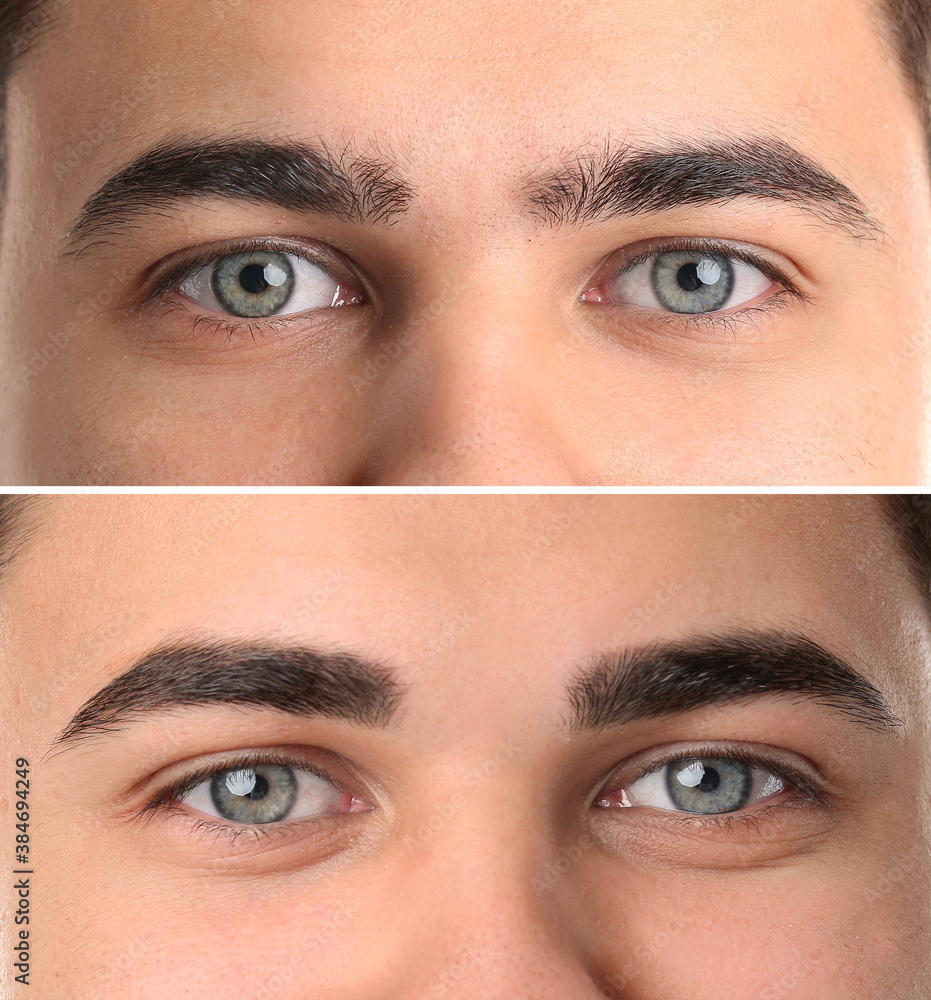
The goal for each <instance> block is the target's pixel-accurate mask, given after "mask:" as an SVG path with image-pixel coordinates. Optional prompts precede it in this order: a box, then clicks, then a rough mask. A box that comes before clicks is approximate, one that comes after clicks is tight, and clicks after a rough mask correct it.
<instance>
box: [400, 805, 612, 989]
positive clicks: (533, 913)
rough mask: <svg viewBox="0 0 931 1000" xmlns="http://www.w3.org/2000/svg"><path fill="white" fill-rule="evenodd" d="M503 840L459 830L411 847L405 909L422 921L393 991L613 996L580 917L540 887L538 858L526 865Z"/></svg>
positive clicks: (520, 850)
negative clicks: (404, 975) (602, 981)
mask: <svg viewBox="0 0 931 1000" xmlns="http://www.w3.org/2000/svg"><path fill="white" fill-rule="evenodd" d="M451 827H452V824H451ZM507 839H508V838H500V837H497V836H490V835H489V834H488V832H487V830H480V829H478V828H477V827H476V828H473V829H471V830H470V829H468V824H464V825H463V826H462V827H461V828H460V829H458V830H456V831H453V830H450V831H449V833H448V835H444V833H441V834H439V835H438V836H437V838H436V841H435V842H434V843H432V844H430V845H428V846H426V847H425V849H420V850H417V851H416V853H417V858H416V861H414V860H413V859H412V866H411V869H409V870H408V872H407V877H406V878H405V880H404V887H403V894H404V899H405V909H406V911H407V912H408V913H418V914H421V915H422V917H421V920H422V923H421V924H419V925H418V926H411V927H410V928H406V929H405V931H406V934H407V936H409V938H410V940H409V941H408V942H407V943H406V945H404V946H403V947H404V948H405V950H406V951H407V952H408V953H409V954H411V955H416V956H417V960H416V963H415V964H414V965H413V966H409V970H410V971H413V969H414V968H415V969H416V975H409V977H408V979H407V981H406V982H405V983H404V985H403V986H402V987H401V988H400V989H399V990H398V991H397V992H396V993H394V992H393V993H392V996H393V997H395V998H396V1000H423V998H426V997H440V996H442V997H445V998H446V1000H467V998H468V1000H605V997H606V996H614V997H617V996H618V994H617V993H616V992H610V991H609V992H607V993H606V992H605V991H604V990H602V989H601V988H599V986H598V985H597V982H596V980H597V979H598V978H599V975H598V972H597V971H596V968H595V966H596V960H595V959H594V958H593V957H591V956H589V955H588V951H589V949H590V947H591V943H590V942H589V941H587V940H586V937H587V935H586V933H585V931H584V928H583V925H584V921H581V922H580V921H575V920H573V914H572V913H571V912H567V910H569V909H571V906H567V904H566V902H565V900H566V898H567V896H566V894H564V893H559V892H556V893H548V892H546V891H542V890H541V889H540V886H541V885H544V882H543V880H542V879H541V878H539V877H535V876H539V875H540V874H541V872H542V871H543V870H544V868H545V865H544V863H543V860H542V858H540V859H537V861H535V862H533V861H529V859H528V855H527V852H526V851H525V848H524V846H523V845H520V846H516V845H515V844H514V843H513V838H512V843H511V845H510V846H508V845H507V844H506V843H505V841H506V840H507ZM415 866H416V867H415ZM538 869H539V870H538ZM438 886H442V887H443V890H442V892H441V893H440V894H439V895H438V894H437V887H438Z"/></svg>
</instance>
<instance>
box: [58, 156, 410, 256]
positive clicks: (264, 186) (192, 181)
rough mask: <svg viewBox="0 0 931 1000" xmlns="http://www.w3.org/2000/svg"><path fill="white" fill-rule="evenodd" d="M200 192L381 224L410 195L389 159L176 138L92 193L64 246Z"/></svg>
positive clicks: (78, 244)
mask: <svg viewBox="0 0 931 1000" xmlns="http://www.w3.org/2000/svg"><path fill="white" fill-rule="evenodd" d="M200 197H218V198H232V199H236V200H238V201H243V202H252V203H265V204H271V205H276V206H279V207H281V208H284V209H288V210H289V211H296V212H320V213H323V214H325V215H331V216H335V217H337V218H340V219H345V220H349V221H355V222H374V223H378V222H388V221H390V220H391V219H392V218H394V216H396V215H398V214H399V213H401V212H404V211H405V210H406V209H407V206H408V204H409V203H410V201H411V198H412V197H413V195H412V191H411V189H410V187H409V186H408V185H407V184H406V183H405V182H404V181H403V180H401V179H400V178H399V177H398V176H397V173H396V170H395V166H394V164H393V163H392V162H390V161H389V160H387V159H379V158H374V157H366V156H360V155H356V154H352V153H350V152H349V151H348V150H347V151H344V152H342V153H339V154H337V153H335V152H333V151H331V150H330V149H328V148H327V146H326V145H325V144H323V143H318V144H316V145H311V144H307V143H302V142H296V141H286V142H281V141H275V142H271V141H265V140H262V139H257V138H256V139H250V138H234V137H214V138H206V139H197V140H174V141H168V142H164V143H160V144H159V145H157V146H155V147H153V148H152V149H150V150H148V151H146V152H144V153H143V154H141V155H140V156H139V157H137V158H136V159H134V160H133V161H132V162H130V163H129V164H128V165H127V166H125V167H123V168H122V169H121V170H120V171H119V172H118V173H116V174H115V175H114V176H113V177H110V178H109V179H108V180H107V181H105V182H104V184H103V185H102V186H101V187H100V188H99V189H98V190H97V191H95V192H94V193H93V194H92V195H91V196H90V198H89V199H88V200H87V201H86V202H85V203H84V206H83V207H82V209H81V211H80V212H79V213H78V216H77V218H76V220H75V221H74V223H73V224H72V226H71V228H70V230H69V233H68V243H67V247H66V250H67V251H68V252H75V251H77V252H82V251H84V250H86V249H88V244H91V245H92V244H93V243H94V242H95V241H96V240H99V239H103V238H105V237H106V236H107V235H108V234H109V233H110V232H111V231H113V230H115V229H118V228H120V227H122V226H125V225H127V224H128V223H130V222H132V220H133V219H134V218H135V217H138V216H140V215H143V214H149V213H152V212H153V211H157V210H158V209H160V208H165V207H167V206H170V205H173V204H175V203H177V202H179V201H184V200H189V199H192V198H200Z"/></svg>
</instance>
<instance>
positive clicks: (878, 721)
mask: <svg viewBox="0 0 931 1000" xmlns="http://www.w3.org/2000/svg"><path fill="white" fill-rule="evenodd" d="M567 693H568V697H569V702H570V705H571V708H572V716H571V726H572V728H574V729H576V730H591V731H595V730H601V729H607V728H610V727H613V726H619V725H623V724H626V723H631V722H637V721H640V720H643V719H655V718H659V717H662V716H667V715H673V714H681V713H684V712H691V711H694V710H695V709H699V708H707V707H710V706H716V705H725V704H730V703H733V702H736V701H741V700H744V699H748V698H755V697H759V696H761V695H773V694H776V695H798V696H800V697H803V698H807V699H811V700H813V701H814V702H816V703H818V704H820V705H823V706H825V707H827V708H829V709H833V710H835V711H837V712H839V713H841V714H843V715H845V716H846V717H848V718H849V719H852V720H853V721H855V722H857V723H861V724H863V725H865V726H867V727H869V728H871V729H875V730H883V731H889V730H894V729H897V728H899V727H901V726H902V725H903V723H902V722H901V720H900V719H897V718H896V717H895V715H893V713H892V711H891V710H890V709H889V707H888V705H887V704H886V701H885V699H884V698H883V696H882V694H881V693H880V691H879V690H878V689H877V688H876V687H874V686H873V684H871V683H870V682H869V681H868V680H867V679H866V678H865V677H863V676H862V675H861V674H860V673H858V672H857V671H856V670H854V669H853V667H852V666H850V665H849V664H847V663H845V662H844V661H843V660H841V659H840V658H839V657H838V656H836V655H835V654H834V653H831V652H829V651H828V650H827V649H825V648H824V647H823V646H821V645H820V644H819V643H817V642H815V641H814V640H813V639H810V638H808V637H806V636H802V635H796V634H792V633H787V632H786V633H784V632H754V631H742V632H737V633H734V634H731V635H725V636H711V637H699V638H696V639H694V640H683V641H680V642H673V643H657V644H652V645H647V646H642V647H639V648H636V649H630V650H624V651H622V652H620V653H617V654H610V655H606V656H602V657H599V658H598V659H596V660H595V661H594V662H593V663H591V664H589V665H588V666H586V667H585V668H584V669H582V670H581V671H580V672H579V674H578V675H577V676H576V677H575V679H574V680H573V681H572V683H571V684H570V686H569V688H568V692H567Z"/></svg>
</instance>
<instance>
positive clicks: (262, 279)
mask: <svg viewBox="0 0 931 1000" xmlns="http://www.w3.org/2000/svg"><path fill="white" fill-rule="evenodd" d="M210 286H211V288H212V289H213V294H214V295H215V296H216V297H217V301H218V302H219V303H220V305H221V306H223V308H224V309H226V310H228V311H229V312H231V313H232V314H233V315H234V316H271V315H272V314H273V313H276V312H278V310H279V309H281V307H282V306H283V305H284V304H285V303H286V302H287V301H288V299H289V298H291V293H292V291H293V290H294V269H293V268H292V267H291V262H290V261H289V260H288V255H287V254H283V253H272V252H271V251H268V250H252V251H250V252H249V253H233V254H230V255H229V256H227V257H224V258H223V259H222V260H220V261H219V262H218V263H217V265H216V266H215V267H214V269H213V273H212V274H211V275H210Z"/></svg>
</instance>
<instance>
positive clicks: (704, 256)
mask: <svg viewBox="0 0 931 1000" xmlns="http://www.w3.org/2000/svg"><path fill="white" fill-rule="evenodd" d="M774 287H776V284H775V282H774V280H773V279H772V278H770V277H769V276H768V275H767V274H765V273H764V272H763V271H762V270H760V268H758V267H756V266H754V265H753V264H749V263H746V262H744V261H741V260H738V259H736V258H733V257H729V256H727V255H726V254H722V253H716V252H711V251H708V250H702V249H700V248H695V249H679V250H668V251H666V252H663V253H656V254H652V255H650V256H649V257H647V258H646V259H643V260H640V261H639V262H635V263H633V264H632V265H631V266H629V267H628V268H627V269H626V270H625V271H623V272H622V273H621V274H619V275H617V276H616V277H614V278H612V279H611V280H610V281H605V282H603V283H602V284H600V285H598V286H597V288H593V289H591V290H590V291H588V292H586V293H585V295H583V297H582V299H583V301H586V302H603V303H607V304H609V305H635V306H644V307H646V308H648V309H658V310H662V311H665V312H672V313H681V314H691V315H696V314H700V313H710V312H719V311H721V310H724V309H734V308H737V307H738V306H744V305H747V304H748V303H750V302H753V301H754V300H755V299H758V298H759V297H760V296H761V295H762V294H763V293H764V292H767V291H769V290H770V289H772V288H774Z"/></svg>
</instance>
